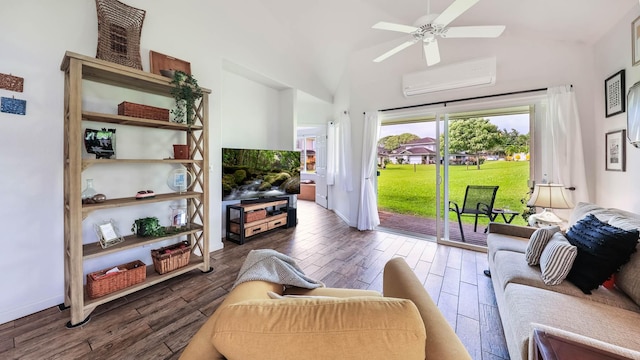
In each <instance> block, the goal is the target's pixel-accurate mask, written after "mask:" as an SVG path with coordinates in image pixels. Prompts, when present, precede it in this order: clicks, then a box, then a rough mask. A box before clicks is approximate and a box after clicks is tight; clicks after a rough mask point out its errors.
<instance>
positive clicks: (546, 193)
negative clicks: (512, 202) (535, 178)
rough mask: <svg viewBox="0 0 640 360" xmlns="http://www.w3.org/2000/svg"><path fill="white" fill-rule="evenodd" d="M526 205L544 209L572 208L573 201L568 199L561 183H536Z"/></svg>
mask: <svg viewBox="0 0 640 360" xmlns="http://www.w3.org/2000/svg"><path fill="white" fill-rule="evenodd" d="M527 205H528V206H538V207H542V208H545V209H571V208H573V203H572V202H571V200H569V197H568V196H567V193H566V192H565V191H564V185H562V184H536V187H535V188H534V189H533V194H531V199H530V200H529V202H527Z"/></svg>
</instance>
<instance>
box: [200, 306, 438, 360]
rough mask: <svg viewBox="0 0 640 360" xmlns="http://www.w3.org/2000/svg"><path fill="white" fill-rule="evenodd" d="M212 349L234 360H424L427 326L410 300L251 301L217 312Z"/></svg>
mask: <svg viewBox="0 0 640 360" xmlns="http://www.w3.org/2000/svg"><path fill="white" fill-rule="evenodd" d="M218 312H219V315H218V320H217V321H216V324H215V330H214V333H213V336H212V343H213V345H214V346H215V347H216V348H217V349H218V350H219V351H220V353H221V354H222V355H224V356H225V357H226V358H227V359H229V360H234V359H267V357H265V356H270V357H269V358H272V359H317V358H324V359H347V358H352V359H356V358H359V359H424V356H425V352H424V351H425V340H426V334H425V328H424V323H423V322H422V318H421V317H420V313H419V312H418V310H417V308H416V306H415V305H414V304H413V302H411V301H410V300H405V299H395V298H381V297H355V298H343V299H340V298H335V299H329V298H326V299H309V298H307V299H290V298H289V299H282V300H249V301H244V302H241V303H237V304H233V305H229V306H227V307H225V308H222V309H219V310H218Z"/></svg>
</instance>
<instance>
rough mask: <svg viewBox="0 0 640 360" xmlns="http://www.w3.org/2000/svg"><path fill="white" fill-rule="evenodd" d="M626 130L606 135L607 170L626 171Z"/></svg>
mask: <svg viewBox="0 0 640 360" xmlns="http://www.w3.org/2000/svg"><path fill="white" fill-rule="evenodd" d="M625 146H626V134H625V130H618V131H611V132H608V133H607V134H606V135H605V153H606V159H605V170H607V171H626V156H625V154H626V148H625Z"/></svg>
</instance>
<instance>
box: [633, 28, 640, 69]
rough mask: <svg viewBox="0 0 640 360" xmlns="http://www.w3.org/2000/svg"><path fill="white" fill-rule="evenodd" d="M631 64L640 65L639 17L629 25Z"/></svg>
mask: <svg viewBox="0 0 640 360" xmlns="http://www.w3.org/2000/svg"><path fill="white" fill-rule="evenodd" d="M631 57H632V59H631V62H632V63H633V66H636V65H638V64H640V16H638V17H637V18H636V19H635V20H633V22H632V23H631Z"/></svg>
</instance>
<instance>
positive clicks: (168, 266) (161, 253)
mask: <svg viewBox="0 0 640 360" xmlns="http://www.w3.org/2000/svg"><path fill="white" fill-rule="evenodd" d="M151 258H152V259H153V267H154V268H155V269H156V272H157V273H158V274H160V275H162V274H165V273H168V272H169V271H173V270H176V269H179V268H181V267H184V266H187V265H188V264H189V259H190V258H191V247H190V246H189V242H187V241H182V242H179V243H177V244H173V245H169V246H165V247H163V248H160V249H155V250H151Z"/></svg>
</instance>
